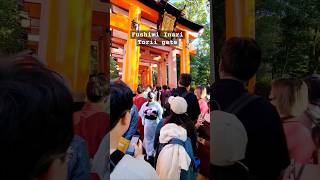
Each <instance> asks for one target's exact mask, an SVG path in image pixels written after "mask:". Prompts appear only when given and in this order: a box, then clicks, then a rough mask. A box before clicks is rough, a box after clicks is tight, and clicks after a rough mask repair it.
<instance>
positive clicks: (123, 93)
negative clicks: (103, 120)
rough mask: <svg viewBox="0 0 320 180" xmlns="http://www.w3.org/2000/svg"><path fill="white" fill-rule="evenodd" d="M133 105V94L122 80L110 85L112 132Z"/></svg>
mask: <svg viewBox="0 0 320 180" xmlns="http://www.w3.org/2000/svg"><path fill="white" fill-rule="evenodd" d="M132 105H133V93H132V91H131V89H130V88H129V87H128V86H127V85H126V84H125V83H124V82H122V81H121V80H116V81H114V82H111V83H110V112H111V113H110V119H111V123H110V125H111V128H110V129H111V130H112V129H113V128H114V127H115V126H116V125H117V123H118V122H119V120H120V119H121V118H122V117H123V116H124V115H125V112H126V111H128V110H130V109H131V107H132Z"/></svg>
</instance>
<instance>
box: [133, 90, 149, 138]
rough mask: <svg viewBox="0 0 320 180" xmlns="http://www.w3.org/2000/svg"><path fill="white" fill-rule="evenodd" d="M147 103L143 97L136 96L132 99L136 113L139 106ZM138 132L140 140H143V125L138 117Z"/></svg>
mask: <svg viewBox="0 0 320 180" xmlns="http://www.w3.org/2000/svg"><path fill="white" fill-rule="evenodd" d="M145 102H147V99H146V98H144V97H143V95H142V94H141V95H139V94H138V95H136V96H135V97H133V104H134V105H136V106H137V109H138V112H139V111H140V109H141V106H142V105H143V104H144V103H145ZM138 130H139V132H140V139H143V136H144V129H143V125H142V120H141V117H140V116H139V119H138Z"/></svg>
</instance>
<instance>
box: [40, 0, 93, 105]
mask: <svg viewBox="0 0 320 180" xmlns="http://www.w3.org/2000/svg"><path fill="white" fill-rule="evenodd" d="M44 2H45V4H44V5H43V6H42V7H43V8H44V9H42V10H41V12H43V13H42V17H41V22H42V23H41V25H42V27H41V32H40V43H39V45H40V47H39V55H40V57H41V58H43V59H44V60H45V61H46V63H47V65H48V67H49V68H50V69H52V70H54V71H57V72H58V73H60V74H61V75H62V76H63V77H64V78H65V80H66V82H67V84H68V85H69V87H70V88H71V90H72V92H73V95H74V100H75V101H82V100H83V97H84V92H85V87H86V82H87V80H88V76H89V62H90V61H89V58H90V45H91V25H92V24H91V20H92V0H68V1H65V0H55V1H44ZM45 21H47V22H46V23H44V22H45Z"/></svg>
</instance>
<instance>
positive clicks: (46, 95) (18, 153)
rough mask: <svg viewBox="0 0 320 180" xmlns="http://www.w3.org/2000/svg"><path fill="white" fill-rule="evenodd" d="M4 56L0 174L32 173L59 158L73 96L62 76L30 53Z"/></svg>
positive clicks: (69, 125) (0, 95)
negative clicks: (6, 64) (13, 59)
mask: <svg viewBox="0 0 320 180" xmlns="http://www.w3.org/2000/svg"><path fill="white" fill-rule="evenodd" d="M8 61H11V63H10V64H9V66H8V67H7V68H6V71H5V72H3V73H2V77H0V141H1V148H0V156H1V157H0V159H1V165H0V168H1V173H0V179H34V178H35V177H39V176H41V175H42V174H44V173H46V172H47V171H48V168H49V167H50V165H51V163H52V161H53V160H55V159H57V157H59V158H60V159H62V160H64V155H63V154H64V153H66V151H67V148H68V147H69V145H70V142H71V140H72V137H73V128H72V101H73V100H72V96H71V94H70V92H69V90H68V89H67V87H66V86H65V84H64V82H63V80H62V78H61V77H60V76H59V75H58V74H57V73H55V72H53V71H51V70H49V69H47V68H45V67H44V66H43V65H42V64H40V63H39V62H38V61H37V59H36V58H34V57H33V56H30V55H27V56H21V57H19V58H17V59H15V61H14V62H13V61H12V59H11V58H8ZM58 155H61V156H58ZM55 156H57V157H56V158H53V157H55ZM51 158H52V159H51Z"/></svg>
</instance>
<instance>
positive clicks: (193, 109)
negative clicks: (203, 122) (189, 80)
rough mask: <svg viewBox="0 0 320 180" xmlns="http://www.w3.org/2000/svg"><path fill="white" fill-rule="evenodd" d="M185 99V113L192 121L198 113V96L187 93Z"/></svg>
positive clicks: (196, 117)
mask: <svg viewBox="0 0 320 180" xmlns="http://www.w3.org/2000/svg"><path fill="white" fill-rule="evenodd" d="M185 99H186V101H187V103H188V108H187V113H188V115H189V117H190V118H191V119H192V120H193V121H196V120H197V119H198V117H199V115H200V106H199V102H198V98H197V96H196V95H194V94H192V93H189V94H188V95H187V96H186V98H185Z"/></svg>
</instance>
